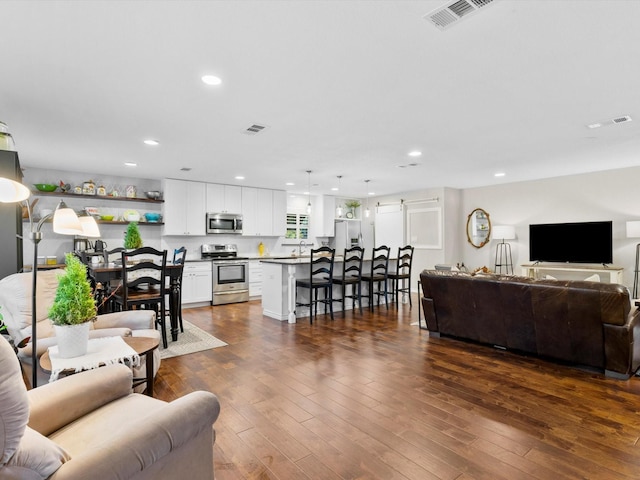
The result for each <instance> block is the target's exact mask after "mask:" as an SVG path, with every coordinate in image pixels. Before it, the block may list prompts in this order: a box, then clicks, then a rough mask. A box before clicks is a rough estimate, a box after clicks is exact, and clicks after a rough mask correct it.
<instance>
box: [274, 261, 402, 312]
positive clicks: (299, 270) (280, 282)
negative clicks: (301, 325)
mask: <svg viewBox="0 0 640 480" xmlns="http://www.w3.org/2000/svg"><path fill="white" fill-rule="evenodd" d="M342 263H343V257H342V256H340V257H338V256H336V257H335V260H334V265H333V269H334V274H338V275H342ZM370 265H371V260H369V261H367V260H365V261H364V262H363V271H365V272H366V271H368V270H369V268H370ZM309 268H310V258H309V256H306V257H291V258H274V259H265V260H262V314H263V315H265V316H267V317H271V318H275V319H276V320H280V321H285V320H286V321H287V322H289V323H296V319H297V318H301V317H308V316H309V308H308V307H298V308H297V309H296V278H307V277H308V276H309ZM367 293H368V292H367V288H366V285H363V286H362V296H363V298H366V295H367ZM300 295H301V298H300V300H301V301H302V302H303V303H308V295H309V290H308V289H304V288H303V289H300ZM333 295H334V298H341V296H342V289H341V287H340V286H339V285H336V286H334V289H333ZM390 297H391V296H390ZM390 297H389V298H390ZM348 300H349V299H348ZM336 306H337V307H338V308H340V310H342V306H341V305H340V304H339V303H336V304H335V305H334V308H335V307H336ZM352 308H353V304H352V302H351V301H347V302H346V304H345V310H350V309H352Z"/></svg>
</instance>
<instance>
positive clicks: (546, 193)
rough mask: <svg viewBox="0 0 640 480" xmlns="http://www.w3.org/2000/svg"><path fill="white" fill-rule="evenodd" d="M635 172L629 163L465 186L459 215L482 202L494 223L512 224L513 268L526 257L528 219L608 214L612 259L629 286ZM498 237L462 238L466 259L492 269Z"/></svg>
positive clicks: (637, 202) (637, 200)
mask: <svg viewBox="0 0 640 480" xmlns="http://www.w3.org/2000/svg"><path fill="white" fill-rule="evenodd" d="M639 178H640V167H633V168H625V169H620V170H610V171H604V172H597V173H588V174H582V175H572V176H566V177H557V178H550V179H544V180H536V181H530V182H519V183H511V184H504V185H497V186H491V187H482V188H472V189H466V190H464V191H462V204H461V218H462V217H464V218H465V219H466V216H467V215H468V214H469V212H471V211H472V210H473V209H474V208H477V207H480V208H483V209H485V210H486V211H487V212H488V213H489V214H490V218H491V224H492V225H514V226H515V227H516V236H517V239H516V240H512V241H510V242H509V243H511V248H512V253H513V262H514V266H515V268H516V273H520V271H519V270H520V269H519V268H518V267H519V265H521V264H522V263H527V262H528V261H529V224H532V223H556V222H583V221H601V220H604V221H606V220H612V221H613V263H614V265H615V266H619V267H623V268H624V269H625V273H624V284H625V285H627V286H629V287H631V286H633V269H634V265H635V245H636V243H638V240H637V239H627V238H626V226H625V222H627V221H628V220H637V219H640V189H639V188H638V179H639ZM465 221H466V220H465ZM464 234H465V233H464V230H462V231H461V235H464ZM585 241H586V242H588V239H585ZM496 243H497V241H495V240H492V241H491V242H490V243H489V244H488V245H487V246H485V247H483V248H481V249H475V248H473V247H472V246H471V245H470V244H469V243H467V242H466V241H465V242H464V247H463V251H462V254H463V257H464V262H465V264H466V265H467V266H469V267H470V268H477V267H480V266H483V265H486V266H488V267H490V268H492V269H493V263H494V259H495V249H496Z"/></svg>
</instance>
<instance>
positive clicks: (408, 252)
mask: <svg viewBox="0 0 640 480" xmlns="http://www.w3.org/2000/svg"><path fill="white" fill-rule="evenodd" d="M412 262H413V247H412V246H411V245H406V246H404V247H399V248H398V258H397V259H396V266H395V270H393V271H391V272H389V275H388V277H389V280H390V281H391V292H392V293H393V294H394V295H395V302H396V306H399V305H400V304H399V303H398V300H399V297H400V293H401V292H402V293H404V294H407V295H408V296H409V308H412V307H413V305H412V303H411V263H412ZM400 282H402V286H400Z"/></svg>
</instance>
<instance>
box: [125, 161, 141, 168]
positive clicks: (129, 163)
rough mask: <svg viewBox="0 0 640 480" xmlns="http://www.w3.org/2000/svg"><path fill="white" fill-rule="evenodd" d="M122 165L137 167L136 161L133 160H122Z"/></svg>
mask: <svg viewBox="0 0 640 480" xmlns="http://www.w3.org/2000/svg"><path fill="white" fill-rule="evenodd" d="M124 166H125V167H137V166H138V164H137V163H133V162H124Z"/></svg>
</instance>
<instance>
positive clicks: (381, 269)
mask: <svg viewBox="0 0 640 480" xmlns="http://www.w3.org/2000/svg"><path fill="white" fill-rule="evenodd" d="M389 251H390V248H389V247H387V246H386V245H382V246H381V247H378V248H374V249H373V254H372V256H371V271H370V272H369V273H365V274H363V275H362V281H363V282H365V283H367V284H368V286H369V310H371V311H373V297H374V295H375V296H376V300H377V301H376V304H377V305H380V297H381V296H382V295H384V303H385V305H386V307H387V309H389V298H388V297H387V294H388V290H387V276H388V274H389ZM374 287H377V289H375V288H374ZM382 287H384V291H382Z"/></svg>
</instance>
